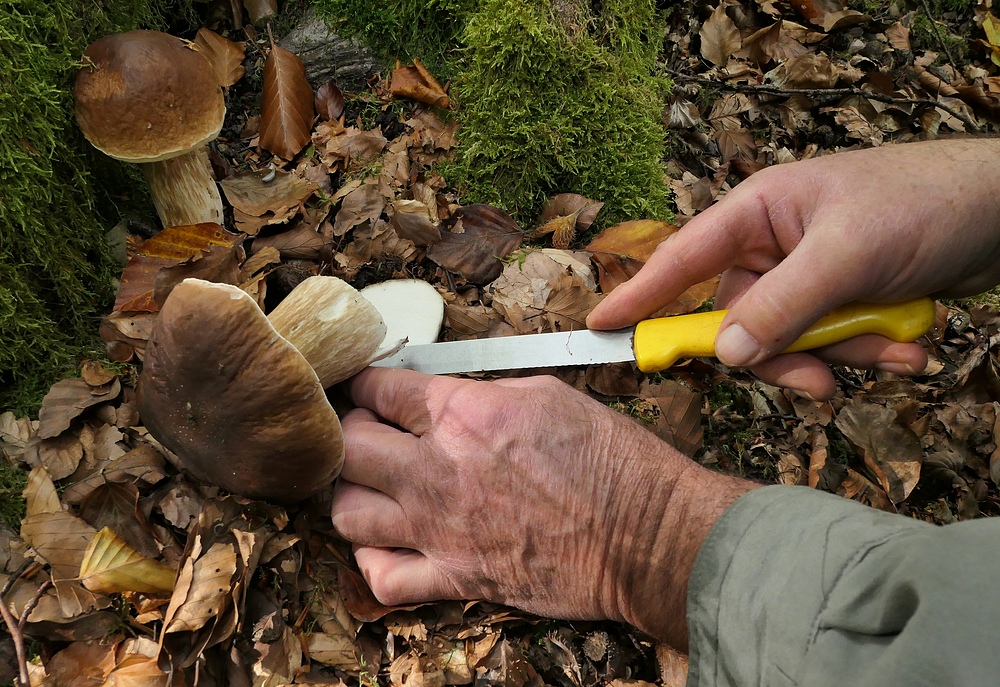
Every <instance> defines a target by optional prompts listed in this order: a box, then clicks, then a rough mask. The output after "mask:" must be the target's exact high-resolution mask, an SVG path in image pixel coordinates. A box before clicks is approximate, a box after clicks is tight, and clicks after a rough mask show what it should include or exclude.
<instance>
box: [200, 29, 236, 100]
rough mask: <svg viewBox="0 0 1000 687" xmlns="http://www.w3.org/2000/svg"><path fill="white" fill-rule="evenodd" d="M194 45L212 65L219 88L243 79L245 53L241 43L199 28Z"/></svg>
mask: <svg viewBox="0 0 1000 687" xmlns="http://www.w3.org/2000/svg"><path fill="white" fill-rule="evenodd" d="M194 44H195V45H196V46H198V50H199V52H201V54H202V55H204V56H205V57H207V58H208V61H209V62H211V63H212V68H213V69H214V70H215V76H216V78H217V79H218V80H219V85H220V86H222V87H223V88H227V87H229V86H232V85H233V84H234V83H236V82H237V81H239V80H240V79H241V78H243V71H244V69H243V57H244V55H245V52H246V49H245V46H244V44H243V43H237V42H235V41H231V40H229V39H228V38H223V37H222V36H220V35H219V34H217V33H215V31H212V30H211V29H206V28H200V29H198V35H196V36H195V37H194Z"/></svg>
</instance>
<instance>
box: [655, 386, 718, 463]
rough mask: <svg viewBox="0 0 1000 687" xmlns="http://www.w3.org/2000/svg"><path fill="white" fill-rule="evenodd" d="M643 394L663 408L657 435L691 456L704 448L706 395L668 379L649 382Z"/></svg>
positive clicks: (656, 430) (656, 426)
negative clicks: (702, 422)
mask: <svg viewBox="0 0 1000 687" xmlns="http://www.w3.org/2000/svg"><path fill="white" fill-rule="evenodd" d="M640 397H641V398H648V399H651V400H652V401H653V402H654V403H655V404H656V407H657V408H659V410H660V415H659V417H658V418H657V420H656V425H655V427H654V431H655V432H656V434H657V436H659V437H660V438H661V439H663V440H664V441H666V442H667V443H669V444H670V445H672V446H673V447H674V448H676V449H677V450H678V451H680V452H681V453H683V454H684V455H687V456H693V455H694V454H695V453H696V452H697V451H698V449H700V448H701V442H702V437H703V431H704V430H703V428H702V425H701V404H702V396H701V394H700V393H698V392H696V391H692V390H691V389H689V388H687V387H686V386H684V385H683V384H681V383H680V382H674V381H670V380H666V381H663V382H660V383H659V384H650V383H649V382H646V383H644V384H643V385H642V388H641V391H640Z"/></svg>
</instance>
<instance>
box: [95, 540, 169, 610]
mask: <svg viewBox="0 0 1000 687" xmlns="http://www.w3.org/2000/svg"><path fill="white" fill-rule="evenodd" d="M174 577H176V573H175V572H174V571H173V570H171V569H170V568H168V567H167V566H165V565H163V564H162V563H158V562H157V561H155V560H153V559H151V558H146V557H145V556H143V555H141V554H140V553H139V552H137V551H136V550H135V549H133V548H132V547H131V546H129V545H128V544H126V543H125V542H124V541H122V540H121V539H119V538H118V536H117V535H116V534H115V533H114V532H112V531H111V529H110V528H108V527H105V528H103V529H102V530H101V531H100V532H98V533H97V534H95V535H94V538H93V539H91V541H90V545H89V546H88V547H87V551H86V553H85V554H84V556H83V562H81V563H80V580H81V582H83V586H84V587H86V588H87V589H89V590H91V591H94V592H103V593H105V594H112V593H120V592H143V593H145V594H166V593H168V592H170V591H171V590H172V589H173V588H174Z"/></svg>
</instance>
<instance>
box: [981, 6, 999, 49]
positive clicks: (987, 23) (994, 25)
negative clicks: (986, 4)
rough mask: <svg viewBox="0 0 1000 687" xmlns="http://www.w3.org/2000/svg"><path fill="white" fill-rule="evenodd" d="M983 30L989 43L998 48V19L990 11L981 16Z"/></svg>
mask: <svg viewBox="0 0 1000 687" xmlns="http://www.w3.org/2000/svg"><path fill="white" fill-rule="evenodd" d="M983 31H984V32H985V33H986V40H988V41H989V42H990V45H992V46H994V47H998V48H1000V19H997V18H996V17H995V16H993V13H992V12H987V13H986V16H985V17H984V18H983Z"/></svg>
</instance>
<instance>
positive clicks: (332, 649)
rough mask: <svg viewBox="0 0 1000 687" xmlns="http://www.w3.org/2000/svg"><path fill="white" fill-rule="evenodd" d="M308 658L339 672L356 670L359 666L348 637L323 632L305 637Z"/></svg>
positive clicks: (352, 644) (352, 643) (351, 642)
mask: <svg viewBox="0 0 1000 687" xmlns="http://www.w3.org/2000/svg"><path fill="white" fill-rule="evenodd" d="M305 640H306V646H307V647H308V649H309V657H310V658H311V659H312V660H314V661H319V662H320V663H325V664H326V665H331V666H334V667H336V668H340V669H341V670H358V669H360V668H361V664H360V663H359V662H358V657H357V654H356V652H355V649H354V642H353V641H351V639H350V637H347V636H345V635H341V634H337V635H330V634H326V633H324V632H313V633H310V634H308V635H306V636H305Z"/></svg>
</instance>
